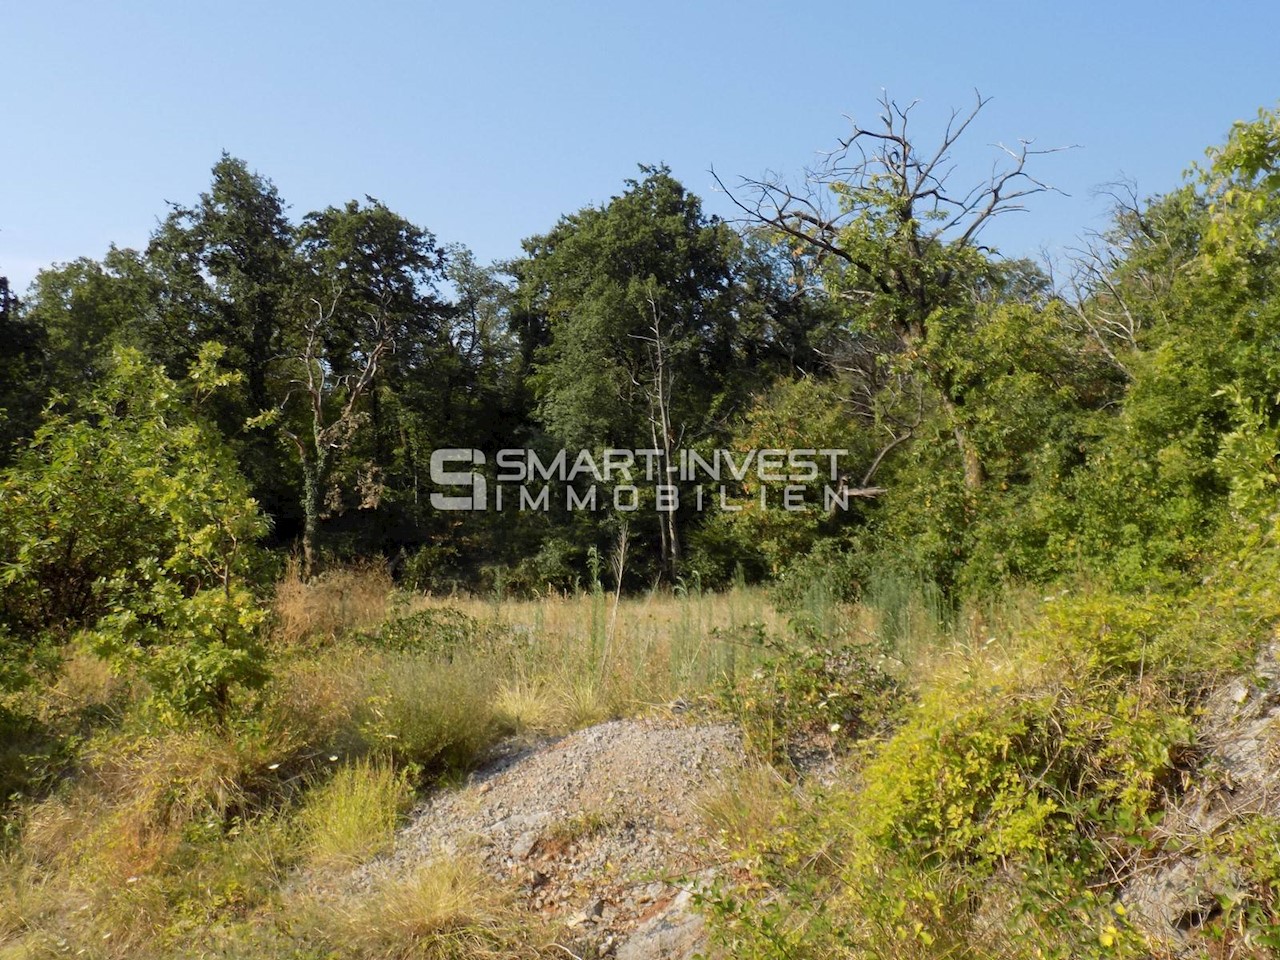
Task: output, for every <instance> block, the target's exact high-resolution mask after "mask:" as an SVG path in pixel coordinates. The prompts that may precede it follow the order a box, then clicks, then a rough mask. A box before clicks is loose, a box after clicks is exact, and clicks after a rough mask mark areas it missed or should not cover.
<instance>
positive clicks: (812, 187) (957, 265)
mask: <svg viewBox="0 0 1280 960" xmlns="http://www.w3.org/2000/svg"><path fill="white" fill-rule="evenodd" d="M988 102H989V99H988V98H984V97H983V96H982V95H981V94H975V103H974V105H973V107H972V108H971V109H969V110H968V111H953V112H952V113H951V116H950V119H949V120H948V121H947V124H946V127H945V129H944V131H943V133H942V135H941V137H940V138H939V139H938V140H937V141H936V142H935V143H933V144H932V145H928V146H926V145H924V144H922V143H921V142H919V141H918V140H916V139H915V133H914V129H913V128H912V124H911V121H912V111H913V109H914V108H915V106H916V103H915V102H913V103H910V104H907V105H906V106H901V105H899V104H898V103H897V102H896V101H894V100H891V99H890V98H889V97H888V96H887V95H885V96H883V97H882V98H881V100H880V107H881V113H880V117H879V123H878V125H876V126H871V127H865V126H861V125H859V124H858V123H856V122H853V121H850V122H851V123H853V130H852V132H851V133H850V134H849V136H847V137H845V138H844V139H842V140H840V141H839V144H838V146H837V148H836V150H834V151H833V152H831V153H829V154H826V155H825V156H824V157H823V159H822V161H821V163H820V164H819V165H818V166H817V167H815V168H812V169H810V170H808V171H806V176H805V180H804V183H803V184H801V185H800V186H796V187H793V186H791V185H789V184H787V183H784V182H782V181H781V180H780V179H779V178H777V177H770V178H766V179H759V180H757V179H749V178H744V179H743V181H742V185H741V187H740V188H739V189H738V190H736V191H733V190H729V189H728V188H727V187H725V185H724V183H723V181H721V180H720V178H719V177H718V176H717V177H716V182H717V184H719V186H720V188H721V189H722V190H724V191H725V193H727V194H728V195H729V197H730V199H731V200H732V201H733V203H735V204H736V205H737V207H738V208H739V209H740V210H741V211H742V213H743V215H744V217H745V218H746V219H747V220H748V221H749V222H752V223H757V224H764V225H766V226H768V227H769V228H771V229H772V230H774V231H775V232H776V233H778V234H780V235H781V236H782V237H784V238H786V239H788V240H789V241H790V242H792V243H795V244H797V245H798V246H799V247H801V248H803V249H806V250H810V251H812V252H813V253H814V254H815V256H816V257H817V258H818V260H819V261H820V263H821V264H822V267H823V270H824V273H825V279H826V284H825V286H826V287H827V288H828V290H829V291H830V292H832V293H833V294H834V295H835V296H838V297H840V298H841V299H843V300H845V301H846V302H848V303H849V304H851V306H852V309H853V310H855V311H856V316H857V318H858V320H859V322H860V323H861V324H862V325H863V326H864V327H865V328H866V329H868V330H870V331H872V332H873V333H876V334H878V335H880V336H882V337H884V338H886V339H887V340H888V341H889V342H890V343H891V345H892V347H893V349H894V350H895V351H896V352H897V353H898V354H899V355H902V356H905V357H908V358H912V359H913V360H916V361H917V362H916V363H915V364H914V366H915V369H916V370H918V371H919V372H922V373H923V375H924V377H925V379H926V380H927V381H928V382H930V383H931V385H932V386H933V387H934V389H935V392H936V393H937V396H938V402H939V403H940V404H941V405H942V407H943V409H944V410H945V411H946V414H947V416H948V419H949V422H950V426H951V428H952V431H953V433H954V435H955V438H956V443H957V445H958V447H959V450H960V453H961V456H962V458H963V462H964V470H965V482H966V485H967V486H968V487H969V489H971V490H975V491H976V490H977V489H979V488H980V487H981V485H982V483H983V478H984V469H983V465H982V460H981V456H980V455H979V452H978V450H977V448H976V446H975V445H974V444H973V443H972V442H971V440H970V438H969V436H968V431H967V427H966V424H965V419H964V416H963V412H962V410H961V409H960V407H961V403H962V401H961V399H960V397H959V393H958V391H956V390H955V389H953V387H954V385H953V384H952V383H951V382H950V380H949V376H948V374H947V372H946V370H945V369H944V368H942V367H941V366H939V365H936V364H934V363H931V362H930V361H929V360H928V359H927V358H926V357H924V356H923V355H922V354H921V353H920V350H921V348H922V347H923V345H924V342H925V340H926V337H927V335H928V332H929V325H930V323H931V322H933V320H934V318H935V317H936V316H938V313H939V311H945V310H955V309H964V308H966V307H970V308H971V307H972V304H973V299H974V296H973V289H974V287H975V286H976V285H979V284H980V283H981V281H982V279H983V277H984V275H986V274H987V273H988V272H989V271H990V270H991V269H992V264H991V260H990V257H989V254H990V250H989V249H988V248H986V247H984V246H982V245H981V244H980V235H981V233H982V231H983V229H984V228H985V227H986V226H987V225H988V224H990V223H991V221H992V220H994V219H995V218H996V217H999V216H1002V215H1004V214H1006V213H1012V212H1015V211H1020V210H1025V209H1026V207H1025V201H1026V199H1027V198H1028V197H1030V196H1033V195H1035V194H1038V193H1043V192H1045V191H1047V190H1052V189H1053V188H1052V187H1050V186H1049V185H1048V184H1046V183H1044V182H1043V181H1041V180H1039V179H1037V178H1035V177H1033V176H1032V175H1031V174H1030V173H1029V172H1028V170H1027V167H1028V164H1029V162H1030V161H1032V160H1033V158H1035V157H1037V156H1040V155H1043V154H1048V153H1053V152H1056V151H1057V150H1059V149H1063V148H1053V149H1047V150H1038V149H1034V148H1033V146H1032V142H1031V141H1028V140H1020V141H1018V144H1017V146H1015V147H1007V146H1004V145H1003V144H997V145H996V146H997V148H998V149H999V151H1000V159H997V161H995V162H994V163H993V164H992V167H991V172H990V174H989V175H988V176H987V177H986V178H985V179H983V180H982V181H980V182H979V183H977V184H975V185H973V186H971V187H968V188H960V189H957V188H954V187H953V186H952V185H951V184H950V179H951V177H952V174H953V172H954V169H955V166H954V162H953V157H952V154H953V151H954V149H955V147H956V144H957V142H959V141H960V139H961V138H962V137H963V136H964V134H965V132H966V131H967V130H968V129H969V128H970V126H971V125H972V123H973V121H974V120H975V119H976V118H977V116H978V114H979V113H981V111H982V109H983V108H984V107H985V106H986V105H987V103H988ZM712 173H713V176H715V173H714V171H713V172H712Z"/></svg>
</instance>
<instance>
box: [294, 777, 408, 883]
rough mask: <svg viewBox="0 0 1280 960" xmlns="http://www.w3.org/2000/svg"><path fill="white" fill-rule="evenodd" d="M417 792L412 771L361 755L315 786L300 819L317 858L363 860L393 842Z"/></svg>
mask: <svg viewBox="0 0 1280 960" xmlns="http://www.w3.org/2000/svg"><path fill="white" fill-rule="evenodd" d="M412 798H413V790H412V788H411V787H410V786H409V777H408V776H407V775H406V772H405V771H404V770H397V769H396V768H395V767H393V766H392V765H391V764H389V763H387V762H385V761H381V760H376V759H374V760H371V759H367V758H362V759H359V760H357V761H356V762H355V763H353V764H351V765H350V766H344V767H341V768H339V769H338V771H337V772H336V773H335V774H334V775H333V777H332V779H330V780H329V781H328V782H326V783H324V784H323V785H321V786H320V787H317V788H316V789H315V790H313V791H312V792H311V793H310V794H309V795H308V796H307V801H306V804H305V805H304V806H303V808H302V811H301V813H300V814H299V819H300V821H301V824H302V827H303V829H304V831H305V835H306V839H305V841H304V843H305V847H306V851H307V855H308V857H309V858H310V860H311V862H312V863H313V864H316V865H318V866H334V865H342V864H352V863H359V862H362V861H364V860H368V859H369V858H370V857H373V856H375V855H377V854H379V853H382V852H383V851H384V850H386V849H388V848H390V846H391V844H392V842H393V841H394V839H395V831H396V826H397V825H398V824H399V822H400V818H401V816H402V815H403V814H404V813H405V811H406V810H407V808H408V806H409V803H410V801H411V800H412Z"/></svg>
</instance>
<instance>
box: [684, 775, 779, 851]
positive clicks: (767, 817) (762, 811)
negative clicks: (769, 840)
mask: <svg viewBox="0 0 1280 960" xmlns="http://www.w3.org/2000/svg"><path fill="white" fill-rule="evenodd" d="M793 791H794V787H793V786H792V785H791V784H789V783H788V782H787V781H786V780H785V779H784V778H783V777H782V776H781V775H779V773H778V772H777V771H776V770H774V769H773V768H772V767H768V766H763V765H761V766H753V767H749V768H747V769H746V770H743V771H742V772H740V773H738V774H737V775H736V776H734V777H732V778H730V779H728V780H726V781H725V782H723V783H720V784H717V785H715V786H713V787H710V788H709V789H708V790H707V791H706V792H705V793H704V794H703V795H702V796H701V797H699V798H698V803H697V807H698V812H699V813H700V814H701V816H702V821H703V823H705V824H706V826H707V828H708V832H709V833H710V834H711V836H713V837H715V838H716V841H717V842H718V843H719V844H720V845H721V846H722V847H724V848H725V849H729V850H750V849H754V848H755V847H756V846H757V845H758V844H759V842H760V841H761V840H763V839H765V838H766V837H768V836H769V834H770V833H771V832H772V831H773V830H774V829H775V828H776V826H777V822H778V816H779V815H780V814H781V813H782V811H783V810H784V809H785V805H786V801H787V798H788V796H789V795H791V794H792V792H793Z"/></svg>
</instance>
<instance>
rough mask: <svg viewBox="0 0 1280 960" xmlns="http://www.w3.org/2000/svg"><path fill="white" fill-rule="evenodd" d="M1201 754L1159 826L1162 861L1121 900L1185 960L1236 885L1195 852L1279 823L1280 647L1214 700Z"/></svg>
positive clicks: (1269, 649)
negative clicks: (1229, 835) (1254, 819)
mask: <svg viewBox="0 0 1280 960" xmlns="http://www.w3.org/2000/svg"><path fill="white" fill-rule="evenodd" d="M1199 748H1200V750H1201V752H1202V755H1203V760H1202V762H1201V764H1200V766H1199V768H1198V769H1197V770H1196V771H1195V775H1194V777H1193V780H1192V783H1191V785H1190V788H1189V789H1188V790H1187V792H1186V794H1185V795H1184V796H1183V797H1182V798H1181V801H1180V802H1179V803H1178V804H1177V806H1175V807H1174V808H1173V809H1171V810H1170V811H1169V812H1168V814H1167V815H1166V817H1165V819H1164V820H1163V822H1162V823H1161V824H1160V827H1159V838H1158V839H1160V840H1161V841H1162V843H1161V846H1162V848H1163V853H1162V854H1161V855H1159V856H1157V857H1155V858H1153V859H1151V860H1149V861H1148V862H1145V863H1142V864H1139V865H1137V868H1136V869H1135V871H1134V875H1133V879H1132V880H1131V881H1130V882H1129V884H1128V887H1127V889H1126V892H1125V896H1124V899H1125V901H1126V902H1127V903H1128V904H1129V906H1130V907H1131V908H1132V910H1133V915H1134V919H1135V922H1137V923H1138V924H1139V925H1140V926H1141V927H1142V928H1143V929H1144V930H1145V931H1146V932H1147V934H1148V935H1149V936H1150V937H1151V938H1152V939H1153V940H1154V941H1155V942H1156V943H1158V944H1161V945H1162V946H1163V947H1164V948H1165V949H1166V950H1168V951H1169V952H1170V953H1173V954H1180V955H1190V954H1192V953H1194V952H1195V946H1194V934H1195V933H1196V931H1197V930H1198V929H1199V928H1200V927H1201V926H1202V925H1203V924H1204V923H1205V922H1206V921H1207V920H1209V919H1211V918H1212V917H1213V916H1214V915H1215V914H1216V913H1217V912H1218V910H1219V908H1220V902H1221V899H1220V898H1221V897H1223V896H1226V895H1229V890H1230V887H1231V886H1232V881H1233V878H1232V877H1231V876H1230V875H1228V874H1224V873H1223V872H1222V871H1221V870H1220V869H1217V868H1216V867H1215V865H1213V864H1212V863H1209V862H1206V860H1205V858H1204V857H1202V856H1201V855H1199V854H1198V853H1196V852H1194V851H1196V850H1199V849H1202V848H1204V847H1205V846H1206V845H1209V844H1211V841H1212V839H1213V838H1214V837H1215V836H1219V835H1221V834H1223V833H1224V832H1226V831H1230V830H1231V829H1233V828H1235V827H1237V826H1238V825H1239V824H1240V823H1241V822H1242V821H1243V820H1244V819H1246V818H1248V817H1249V816H1251V815H1256V814H1263V815H1267V816H1271V817H1275V816H1280V643H1277V642H1273V643H1270V644H1268V645H1267V646H1265V647H1264V648H1263V649H1262V650H1261V651H1260V652H1259V654H1258V656H1257V659H1256V660H1255V662H1254V665H1253V670H1252V672H1251V673H1250V674H1249V675H1246V676H1243V677H1236V678H1234V679H1232V680H1230V681H1229V682H1227V683H1225V684H1223V685H1222V686H1220V687H1219V688H1218V689H1217V690H1215V691H1214V692H1213V693H1212V694H1211V695H1210V696H1209V698H1208V700H1207V701H1206V703H1205V706H1204V716H1203V719H1202V721H1201V724H1200V732H1199Z"/></svg>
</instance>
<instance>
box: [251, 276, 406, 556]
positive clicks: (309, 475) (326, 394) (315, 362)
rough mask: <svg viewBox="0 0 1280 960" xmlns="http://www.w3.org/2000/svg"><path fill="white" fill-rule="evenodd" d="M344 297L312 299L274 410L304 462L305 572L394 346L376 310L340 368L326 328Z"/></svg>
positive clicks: (275, 418) (286, 364)
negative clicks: (338, 464) (332, 484)
mask: <svg viewBox="0 0 1280 960" xmlns="http://www.w3.org/2000/svg"><path fill="white" fill-rule="evenodd" d="M341 297H342V291H341V289H335V290H334V292H333V295H332V297H331V298H330V299H329V300H328V301H327V302H322V301H320V300H318V299H314V298H313V299H312V300H311V305H312V306H313V307H314V313H312V314H311V315H310V316H309V317H308V318H307V320H306V322H305V323H304V324H303V328H302V331H301V334H302V335H301V337H300V339H299V346H298V349H297V351H296V352H294V353H291V354H287V355H285V356H283V357H281V358H279V359H280V360H281V361H282V362H283V366H284V369H285V370H286V371H287V373H286V376H287V377H288V390H287V392H286V393H285V395H284V398H283V399H282V400H281V402H280V404H279V405H278V407H277V408H276V409H275V410H274V411H272V415H271V419H272V420H273V422H275V424H276V425H277V427H278V428H279V430H280V432H281V434H282V435H283V436H284V437H285V438H286V439H287V440H288V441H289V442H290V443H291V444H292V445H293V447H294V449H295V450H296V452H297V454H298V460H299V463H300V465H301V467H302V478H303V482H302V512H303V533H302V563H303V576H304V577H310V576H311V575H312V574H313V573H314V572H315V569H316V561H317V557H316V552H317V551H316V545H317V541H318V539H319V531H320V517H321V513H322V511H323V502H324V495H325V488H326V485H327V483H328V480H329V474H330V470H331V469H332V467H333V461H334V457H335V455H336V454H337V453H339V452H340V451H341V450H342V449H343V448H344V447H345V446H346V445H347V444H348V443H349V442H350V441H351V438H352V437H353V436H354V435H355V433H356V431H357V430H358V429H359V428H360V424H361V423H362V422H363V419H364V416H363V414H362V413H361V411H360V402H361V400H362V399H363V398H364V397H365V396H366V395H368V393H369V392H370V390H371V389H372V387H373V384H374V379H375V378H376V377H377V375H378V371H379V369H380V366H381V364H382V361H383V359H384V358H385V357H386V356H387V355H388V354H389V353H391V352H392V351H393V350H394V349H395V338H394V332H393V330H392V328H391V325H390V324H388V323H387V322H386V318H385V317H384V316H383V315H382V314H381V313H380V312H377V311H371V312H370V313H369V314H368V318H369V331H368V332H369V336H368V339H367V340H366V342H365V343H364V344H363V345H362V346H361V347H359V348H358V351H357V354H356V356H355V357H354V358H352V359H354V361H355V362H354V364H353V367H352V370H351V372H349V373H345V374H342V375H337V374H335V373H334V369H333V363H332V361H331V359H330V358H329V357H328V356H327V353H326V349H325V334H326V332H327V331H328V330H330V329H331V327H332V325H333V321H334V316H335V314H336V313H337V310H338V306H339V303H340V301H341ZM295 400H297V401H299V402H298V403H297V404H296V405H297V406H299V407H300V408H301V409H300V410H299V415H298V417H297V421H298V422H300V423H301V424H305V426H302V425H299V424H298V423H295V425H294V426H292V427H291V426H290V425H289V422H288V421H287V419H286V417H287V415H288V413H289V412H290V408H291V407H293V406H294V405H295Z"/></svg>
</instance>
